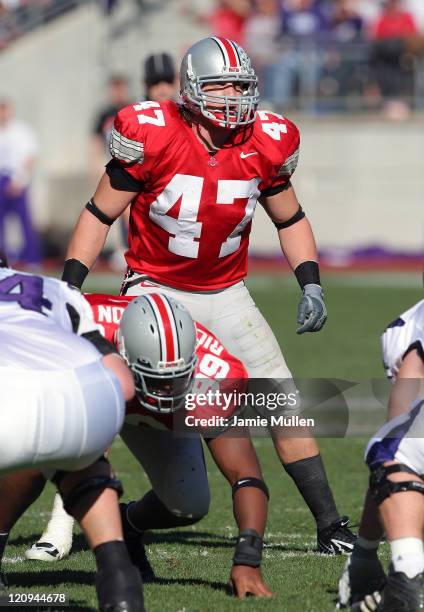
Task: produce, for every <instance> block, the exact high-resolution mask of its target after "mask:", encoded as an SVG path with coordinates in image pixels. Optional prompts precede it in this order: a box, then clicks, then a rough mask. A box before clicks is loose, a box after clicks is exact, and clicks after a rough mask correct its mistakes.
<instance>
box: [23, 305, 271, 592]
mask: <svg viewBox="0 0 424 612" xmlns="http://www.w3.org/2000/svg"><path fill="white" fill-rule="evenodd" d="M86 299H87V300H88V301H89V302H90V304H91V307H92V310H93V314H94V318H95V319H96V321H97V322H98V323H99V324H100V325H101V326H102V328H103V332H104V334H105V337H106V338H108V339H109V340H113V339H114V338H115V337H116V336H118V338H117V340H118V343H119V346H120V350H121V352H122V354H124V355H125V356H126V359H127V360H128V363H129V365H130V368H131V369H132V371H133V374H134V379H135V386H136V395H137V399H136V400H134V401H133V402H130V403H128V404H127V415H126V418H125V423H124V426H123V428H122V430H121V437H122V439H123V441H124V442H125V444H126V445H127V446H128V448H129V449H130V451H131V452H132V454H133V455H134V456H135V458H136V459H137V460H138V462H139V463H140V465H141V466H142V467H143V469H144V471H145V472H146V474H147V476H148V478H149V480H150V482H151V484H152V490H151V491H149V492H148V493H146V494H145V495H144V497H143V498H142V499H140V500H139V501H136V502H132V503H130V504H128V505H124V504H121V511H122V519H123V524H124V535H125V541H126V544H127V546H128V550H129V552H130V557H131V560H132V562H133V563H134V565H136V566H137V567H138V568H139V570H140V573H141V574H142V576H143V578H144V580H146V581H148V580H151V579H152V578H153V577H154V575H153V570H152V568H151V566H150V564H149V562H148V560H147V558H146V555H145V550H144V545H143V532H145V531H146V530H150V529H169V528H173V527H182V526H186V525H190V524H193V523H196V522H197V521H199V520H200V519H201V518H202V517H203V516H205V514H206V513H207V512H208V509H209V501H210V494H209V486H208V480H207V474H206V467H205V462H204V457H203V450H202V444H201V439H200V435H195V433H194V432H190V435H189V436H187V435H184V433H183V432H181V433H180V432H179V431H173V421H175V419H176V417H177V416H178V415H181V414H182V413H184V411H185V408H184V407H183V406H184V400H185V397H186V394H187V393H189V392H190V391H194V392H196V390H198V388H199V386H201V391H202V393H203V392H206V391H207V388H210V386H211V379H216V380H219V381H220V388H221V389H223V388H224V389H227V388H228V387H229V386H231V385H237V386H238V387H239V390H244V388H245V384H246V382H247V372H246V370H245V368H244V367H243V364H242V363H241V362H240V361H239V360H238V359H236V358H235V357H233V356H232V355H231V354H229V353H228V352H227V351H226V349H225V348H224V346H223V345H222V344H221V343H220V342H219V340H217V338H216V337H215V336H214V335H213V334H211V333H210V332H209V331H208V330H206V329H205V328H204V327H203V326H202V325H200V324H198V323H196V324H194V322H193V319H192V318H191V315H190V314H189V312H188V311H187V310H186V308H185V307H184V306H183V305H182V304H180V303H179V302H177V301H176V300H174V299H173V298H170V297H167V296H165V295H163V294H159V293H152V294H150V295H146V296H143V297H138V298H136V299H134V298H133V297H125V296H108V295H95V294H93V295H87V296H86ZM121 317H122V320H121V322H120V325H119V331H118V322H119V320H120V319H121ZM193 385H194V388H193ZM234 409H235V406H231V407H229V408H228V409H227V412H226V416H228V417H230V416H231V414H233V410H234ZM177 411H178V412H177ZM188 414H190V415H191V416H193V417H194V418H197V417H205V416H212V415H214V414H215V415H219V416H221V417H222V415H223V412H222V408H221V409H219V408H218V407H217V406H213V405H209V406H207V407H199V406H197V407H196V408H195V409H194V410H193V411H190V412H189V413H188ZM178 420H179V421H181V422H183V421H184V414H182V418H181V419H178ZM242 433H243V434H244V435H241V434H242ZM208 434H210V431H209V430H208V431H207V432H205V435H208ZM206 442H207V445H208V448H209V450H210V452H211V454H212V456H213V458H214V460H215V462H216V464H217V466H218V467H219V469H220V470H221V472H222V473H223V475H224V476H225V477H226V478H227V480H228V482H229V484H230V486H231V487H232V497H233V510H234V516H235V519H236V522H237V525H238V528H239V537H238V541H237V544H236V549H235V554H234V558H233V567H232V569H231V575H230V583H231V585H232V588H233V591H234V593H235V594H236V595H237V596H238V597H241V598H242V597H244V596H245V595H246V594H252V595H256V596H270V595H272V593H271V591H270V590H269V589H268V587H267V586H266V584H265V583H264V581H263V579H262V575H261V570H260V564H261V554H262V538H263V534H264V530H265V524H266V516H267V504H268V496H269V494H268V489H267V486H266V485H265V483H264V481H263V478H262V474H261V470H260V466H259V462H258V459H257V456H256V453H255V451H254V448H253V445H252V443H251V440H250V438H249V435H248V432H247V431H246V432H241V428H239V429H238V436H237V437H234V436H231V432H230V431H223V432H221V434H220V435H217V436H216V437H210V438H209V439H207V440H206ZM71 543H72V518H70V517H68V516H67V514H66V513H65V512H64V511H63V509H62V506H61V503H60V499H58V498H56V500H55V506H54V510H53V514H52V518H51V520H50V523H49V525H48V526H47V528H46V530H45V532H44V534H43V535H42V536H41V538H40V540H39V541H38V542H37V543H36V544H34V545H33V546H32V548H31V549H29V551H27V553H26V555H27V557H29V558H31V559H42V560H54V559H57V558H58V554H57V553H58V552H59V551H64V550H65V551H66V552H69V550H70V547H71Z"/></svg>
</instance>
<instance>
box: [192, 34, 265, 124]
mask: <svg viewBox="0 0 424 612" xmlns="http://www.w3.org/2000/svg"><path fill="white" fill-rule="evenodd" d="M212 83H219V84H222V83H239V84H241V86H242V90H243V93H242V94H241V95H240V96H220V95H216V94H213V95H212V94H209V93H208V92H205V91H203V87H204V85H205V84H212ZM180 88H181V99H182V102H183V105H184V106H185V107H186V108H188V109H189V110H190V111H191V112H192V113H195V114H199V113H201V114H202V115H203V116H204V117H206V119H208V120H209V121H211V122H212V123H213V124H214V125H218V126H219V127H223V128H227V129H233V128H237V127H240V126H246V125H249V124H250V123H253V121H254V120H255V117H256V109H257V107H258V104H259V92H258V78H257V76H256V74H255V71H254V70H253V68H252V66H251V62H250V58H249V56H248V55H247V53H246V51H245V50H244V49H242V47H240V45H238V44H237V43H236V42H234V41H232V40H229V39H228V38H221V37H218V36H211V37H209V38H203V39H202V40H199V42H197V43H195V44H194V45H193V46H192V47H190V48H189V50H188V51H187V53H186V54H185V55H184V57H183V60H182V62H181V71H180Z"/></svg>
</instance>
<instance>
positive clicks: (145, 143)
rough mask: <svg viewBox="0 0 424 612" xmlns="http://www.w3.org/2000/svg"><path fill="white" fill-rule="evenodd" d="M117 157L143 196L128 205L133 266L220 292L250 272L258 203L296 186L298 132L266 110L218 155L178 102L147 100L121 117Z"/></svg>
mask: <svg viewBox="0 0 424 612" xmlns="http://www.w3.org/2000/svg"><path fill="white" fill-rule="evenodd" d="M110 152H111V154H112V156H113V157H114V158H115V159H116V160H118V161H119V162H120V163H121V164H122V165H123V167H124V168H125V171H126V172H127V173H128V174H130V175H131V177H132V178H133V179H135V181H137V183H136V185H137V186H136V187H135V189H137V188H139V189H140V191H139V193H138V195H137V197H136V198H135V199H134V201H133V203H132V205H131V216H130V228H129V249H128V251H127V253H126V260H127V263H128V265H129V267H130V268H131V269H132V270H134V271H136V272H139V273H144V274H147V275H148V276H150V277H152V278H153V279H155V280H157V281H158V282H163V283H164V284H167V285H170V286H173V287H177V288H180V289H186V290H200V291H202V290H209V289H222V288H224V287H228V286H230V285H233V284H235V283H237V282H238V281H240V280H242V279H243V278H244V277H245V276H246V274H247V248H248V243H249V234H250V229H251V222H252V218H253V214H254V211H255V206H256V203H257V200H258V198H259V196H260V195H261V193H262V194H264V195H272V194H273V193H277V192H278V191H279V190H282V188H283V187H284V185H285V184H286V183H287V182H288V181H289V179H290V177H291V175H292V174H293V172H294V170H295V168H296V165H297V160H298V156H299V131H298V129H297V127H296V126H295V125H294V124H293V123H292V122H291V121H289V120H288V119H285V118H284V117H282V116H281V115H277V114H275V113H270V112H265V111H259V112H258V113H257V117H256V120H255V122H254V124H253V125H252V126H251V127H248V128H247V129H246V130H245V131H243V132H235V133H234V136H233V141H232V146H230V147H228V148H224V149H221V150H220V151H218V152H217V153H216V154H215V155H211V154H209V153H208V151H206V149H205V148H204V146H203V145H202V144H201V143H200V142H199V140H198V139H197V137H196V135H195V134H194V132H193V130H192V129H191V127H190V125H189V123H188V122H187V121H186V120H185V119H184V117H183V115H182V112H181V108H180V107H179V106H178V105H177V104H176V103H175V102H172V101H169V102H161V103H159V102H142V103H140V104H135V105H133V106H127V107H126V108H124V109H122V110H121V111H120V112H119V113H118V114H117V116H116V118H115V125H114V129H113V130H112V134H111V140H110Z"/></svg>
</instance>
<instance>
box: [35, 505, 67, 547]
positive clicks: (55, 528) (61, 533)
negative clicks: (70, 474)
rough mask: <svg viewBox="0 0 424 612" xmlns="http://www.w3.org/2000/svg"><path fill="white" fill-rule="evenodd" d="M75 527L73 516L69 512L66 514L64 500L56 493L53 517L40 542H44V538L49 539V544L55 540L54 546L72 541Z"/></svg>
mask: <svg viewBox="0 0 424 612" xmlns="http://www.w3.org/2000/svg"><path fill="white" fill-rule="evenodd" d="M73 527H74V519H73V517H72V516H69V514H68V513H67V512H65V509H64V507H63V501H62V498H61V496H60V495H59V493H56V495H55V497H54V503H53V510H52V516H51V518H50V521H49V523H48V525H47V527H46V529H45V530H44V533H43V535H42V536H41V538H40V540H41V541H42V540H43V538H44V539H47V541H49V542H50V541H51V540H53V542H52V543H53V544H56V543H58V542H63V541H68V540H71V541H72V531H73ZM40 540H39V541H40Z"/></svg>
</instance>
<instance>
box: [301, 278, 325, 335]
mask: <svg viewBox="0 0 424 612" xmlns="http://www.w3.org/2000/svg"><path fill="white" fill-rule="evenodd" d="M326 320H327V309H326V307H325V304H324V294H323V292H322V289H321V287H320V286H319V285H314V284H310V285H305V287H304V288H303V296H302V299H301V300H300V302H299V306H298V308H297V322H298V323H299V325H300V327H299V329H298V330H297V333H298V334H303V333H304V332H306V331H309V332H317V331H319V330H320V329H321V328H322V327H323V325H324V323H325V322H326Z"/></svg>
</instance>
